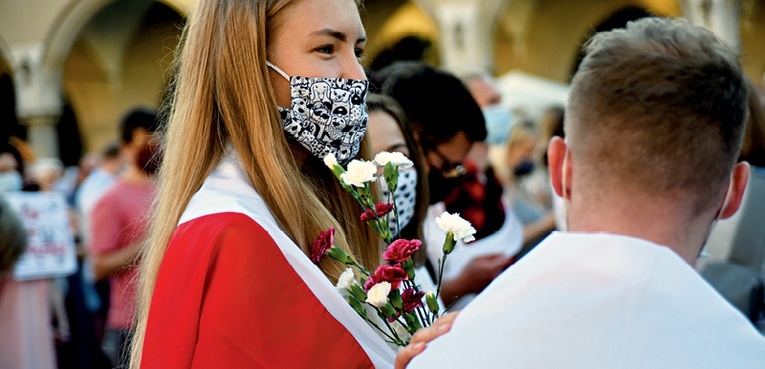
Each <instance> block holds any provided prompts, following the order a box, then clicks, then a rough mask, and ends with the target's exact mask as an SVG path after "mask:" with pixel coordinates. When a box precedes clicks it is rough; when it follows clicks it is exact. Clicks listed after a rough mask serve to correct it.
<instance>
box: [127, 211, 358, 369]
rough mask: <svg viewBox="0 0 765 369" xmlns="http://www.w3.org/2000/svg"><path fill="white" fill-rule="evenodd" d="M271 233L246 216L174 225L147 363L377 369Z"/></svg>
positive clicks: (146, 368) (166, 368)
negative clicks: (317, 296) (305, 282)
mask: <svg viewBox="0 0 765 369" xmlns="http://www.w3.org/2000/svg"><path fill="white" fill-rule="evenodd" d="M372 367H373V365H372V363H371V361H370V360H369V358H368V357H367V355H366V353H365V352H364V350H363V349H362V348H361V346H360V345H359V344H358V342H356V340H355V339H354V338H353V336H352V335H351V334H350V333H349V332H348V331H347V330H346V329H345V327H343V326H342V325H341V324H340V323H339V322H338V321H337V320H336V319H335V318H334V317H333V316H332V315H330V314H329V312H328V311H327V310H326V309H325V308H324V306H323V305H322V304H321V302H320V301H319V300H318V299H317V298H316V297H315V296H314V295H313V293H312V291H311V290H310V289H309V287H308V286H307V285H305V284H304V283H303V281H302V279H301V278H300V276H299V275H298V274H297V273H296V272H295V270H294V269H293V268H292V267H291V266H290V265H289V263H288V262H287V260H286V258H285V257H284V255H283V254H282V253H281V251H280V250H279V247H278V246H277V245H276V243H275V242H274V241H273V239H272V238H271V237H270V236H269V234H268V233H267V232H266V231H265V230H264V229H263V228H262V227H261V226H260V225H259V224H257V223H256V222H255V221H253V220H252V219H251V218H250V217H248V216H247V215H244V214H239V213H219V214H212V215H207V216H204V217H200V218H197V219H194V220H192V221H189V222H186V223H184V224H182V225H181V226H179V227H178V229H177V230H176V231H175V233H174V235H173V237H172V239H171V241H170V244H169V246H168V249H167V252H166V254H165V258H164V260H163V262H162V266H161V267H160V271H159V275H158V278H157V285H156V288H155V291H154V296H153V299H152V304H151V310H150V313H149V320H148V327H147V331H146V340H145V342H144V348H143V360H142V363H141V368H143V369H150V368H162V369H174V368H372Z"/></svg>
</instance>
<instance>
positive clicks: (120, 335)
mask: <svg viewBox="0 0 765 369" xmlns="http://www.w3.org/2000/svg"><path fill="white" fill-rule="evenodd" d="M121 127H122V144H121V147H120V149H121V151H122V154H123V157H124V159H125V166H126V167H125V169H124V170H123V171H122V173H121V174H120V176H119V178H118V179H117V180H116V181H115V183H114V184H113V185H112V186H111V187H110V188H109V190H107V191H106V193H105V194H104V195H103V196H102V197H101V199H100V200H98V202H97V203H96V205H95V207H94V208H93V213H92V215H91V227H90V228H91V234H92V238H91V240H90V244H89V248H90V251H91V253H92V256H93V258H92V259H93V273H94V276H95V278H96V279H105V278H108V279H109V282H110V286H111V288H110V296H109V311H108V314H107V315H108V316H107V322H106V327H107V328H108V329H109V331H110V333H111V334H112V335H115V336H116V338H117V339H116V341H117V344H116V349H117V352H116V356H117V358H116V363H115V364H116V365H119V366H122V365H126V363H127V359H128V357H129V355H126V354H128V351H127V347H129V342H130V334H131V332H130V329H131V328H132V326H133V323H134V317H135V309H136V301H135V300H136V290H135V288H136V287H135V285H136V283H135V279H136V277H137V269H136V266H135V265H134V263H135V261H136V258H137V257H138V253H139V250H140V246H141V243H142V242H143V241H144V238H145V237H146V235H147V232H148V227H149V218H150V210H151V205H152V202H153V201H154V196H155V194H156V180H155V177H154V174H155V172H156V170H157V164H158V161H157V160H158V158H155V154H157V152H156V149H157V145H156V139H154V138H153V137H152V134H153V132H154V131H155V130H156V128H157V116H156V115H155V114H154V113H152V112H149V111H144V110H134V111H132V112H131V113H129V114H128V115H127V116H126V117H125V118H124V120H123V121H122V126H121Z"/></svg>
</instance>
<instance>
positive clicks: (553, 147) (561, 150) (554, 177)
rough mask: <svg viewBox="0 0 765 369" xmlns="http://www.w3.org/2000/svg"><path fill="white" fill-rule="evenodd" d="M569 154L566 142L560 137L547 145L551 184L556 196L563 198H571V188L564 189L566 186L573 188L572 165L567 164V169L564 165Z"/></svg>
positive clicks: (554, 138)
mask: <svg viewBox="0 0 765 369" xmlns="http://www.w3.org/2000/svg"><path fill="white" fill-rule="evenodd" d="M567 152H568V148H567V146H566V142H565V141H563V139H562V138H560V137H553V138H552V139H551V140H550V143H549V144H548V145H547V168H548V171H549V174H550V182H551V184H552V187H553V190H554V191H555V194H556V195H558V196H560V197H563V198H568V197H569V188H570V187H568V188H564V186H571V165H570V163H566V164H567V165H565V167H564V165H563V164H564V162H565V161H566V153H567ZM568 159H569V160H570V159H571V158H570V157H569V158H568ZM564 176H565V178H564Z"/></svg>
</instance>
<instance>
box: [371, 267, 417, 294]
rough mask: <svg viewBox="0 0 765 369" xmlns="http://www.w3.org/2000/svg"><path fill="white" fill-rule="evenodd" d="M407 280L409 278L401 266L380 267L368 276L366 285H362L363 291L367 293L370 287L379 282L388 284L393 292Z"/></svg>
mask: <svg viewBox="0 0 765 369" xmlns="http://www.w3.org/2000/svg"><path fill="white" fill-rule="evenodd" d="M407 279H409V276H408V275H407V274H406V271H405V270H404V268H402V267H401V265H398V264H396V265H380V266H379V267H377V269H375V272H374V273H372V275H371V276H369V279H367V281H366V283H364V290H365V291H369V289H370V288H372V286H374V285H376V284H378V283H380V282H388V283H390V288H391V290H394V289H396V288H398V287H399V286H400V285H401V281H405V280H407Z"/></svg>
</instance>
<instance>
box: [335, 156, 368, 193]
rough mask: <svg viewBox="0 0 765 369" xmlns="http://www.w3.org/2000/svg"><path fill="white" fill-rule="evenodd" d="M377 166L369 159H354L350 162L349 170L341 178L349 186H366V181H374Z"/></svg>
mask: <svg viewBox="0 0 765 369" xmlns="http://www.w3.org/2000/svg"><path fill="white" fill-rule="evenodd" d="M375 174H377V167H376V166H375V165H374V164H373V163H371V162H368V161H363V160H354V161H352V162H351V163H350V164H348V170H347V171H346V172H345V173H343V174H341V175H340V179H341V180H342V181H343V182H344V183H345V184H346V185H348V186H356V187H364V183H367V182H374V181H375V179H376V178H375Z"/></svg>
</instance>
